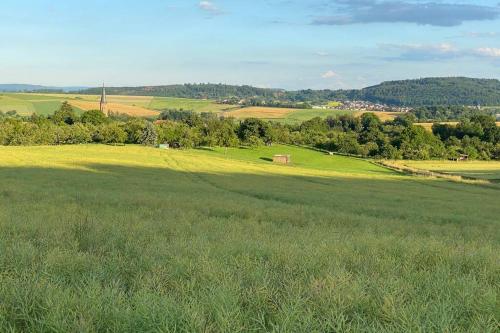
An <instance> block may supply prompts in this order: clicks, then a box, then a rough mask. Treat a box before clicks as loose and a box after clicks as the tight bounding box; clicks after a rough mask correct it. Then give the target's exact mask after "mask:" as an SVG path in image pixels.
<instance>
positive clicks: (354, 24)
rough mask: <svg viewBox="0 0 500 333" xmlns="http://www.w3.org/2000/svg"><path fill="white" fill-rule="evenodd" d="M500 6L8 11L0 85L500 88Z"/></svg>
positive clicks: (142, 5) (97, 2) (294, 0)
mask: <svg viewBox="0 0 500 333" xmlns="http://www.w3.org/2000/svg"><path fill="white" fill-rule="evenodd" d="M499 1H500V0H488V1H487V0H474V1H473V0H470V1H465V0H464V1H459V0H424V1H421V0H252V1H247V0H210V1H208V0H207V1H192V0H141V1H138V0H106V1H102V0H85V1H83V0H2V5H1V6H0V37H1V40H2V47H1V48H0V83H35V84H45V85H90V86H95V85H98V84H99V83H100V82H106V84H107V85H154V84H171V83H187V82H214V83H219V82H220V83H230V84H251V85H256V86H260V87H280V88H287V89H301V88H358V87H363V86H368V85H372V84H377V83H379V82H381V81H386V80H393V79H406V78H418V77H428V76H469V77H485V78H500V2H499Z"/></svg>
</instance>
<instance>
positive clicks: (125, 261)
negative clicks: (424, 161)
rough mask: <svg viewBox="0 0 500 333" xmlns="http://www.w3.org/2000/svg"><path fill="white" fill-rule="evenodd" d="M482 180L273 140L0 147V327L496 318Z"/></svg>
mask: <svg viewBox="0 0 500 333" xmlns="http://www.w3.org/2000/svg"><path fill="white" fill-rule="evenodd" d="M276 153H288V154H291V155H292V161H293V164H292V165H289V166H280V165H275V164H273V163H272V162H270V159H272V156H273V155H274V154H276ZM499 193H500V192H499V190H498V189H496V188H491V187H484V186H480V185H471V184H462V183H454V182H448V181H446V180H440V179H430V178H420V177H411V176H406V175H402V174H398V173H395V172H392V171H390V170H388V169H385V168H382V167H379V166H377V165H374V164H372V163H370V162H368V161H364V160H361V159H352V158H348V157H343V156H328V155H324V154H322V153H319V152H316V151H313V150H309V149H302V148H296V147H288V146H273V147H264V148H258V149H243V148H230V149H208V148H207V149H198V150H187V151H176V150H159V149H153V148H145V147H139V146H123V147H114V146H104V145H81V146H60V147H0V332H49V331H50V332H104V331H109V332H144V331H148V332H410V331H413V332H415V331H421V332H424V331H425V332H498V324H499V321H500V311H499V309H500V303H499V300H500V297H499V296H500V295H499V293H500V227H499V224H500V220H499V219H498V217H499V216H500V205H498V198H499Z"/></svg>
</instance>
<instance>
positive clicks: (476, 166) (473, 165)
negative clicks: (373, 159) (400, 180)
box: [400, 161, 500, 183]
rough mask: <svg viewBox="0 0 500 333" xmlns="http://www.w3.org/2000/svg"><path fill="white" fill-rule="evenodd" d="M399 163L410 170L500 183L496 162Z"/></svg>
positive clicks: (499, 170) (499, 172)
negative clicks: (415, 169)
mask: <svg viewBox="0 0 500 333" xmlns="http://www.w3.org/2000/svg"><path fill="white" fill-rule="evenodd" d="M400 163H402V164H404V165H406V166H409V167H412V168H417V169H423V170H429V171H436V172H441V173H446V174H451V175H459V176H465V177H470V178H477V179H488V180H491V181H494V182H498V183H500V162H498V161H467V162H454V161H402V162H400Z"/></svg>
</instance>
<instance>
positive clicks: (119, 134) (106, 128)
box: [95, 123, 127, 144]
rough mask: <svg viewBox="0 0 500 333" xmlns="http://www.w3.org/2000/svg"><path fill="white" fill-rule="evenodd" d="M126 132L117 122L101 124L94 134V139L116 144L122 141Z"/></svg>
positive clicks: (125, 137) (125, 136)
mask: <svg viewBox="0 0 500 333" xmlns="http://www.w3.org/2000/svg"><path fill="white" fill-rule="evenodd" d="M126 139H127V133H126V132H125V131H124V130H123V128H122V127H121V126H120V125H119V124H118V123H111V124H104V125H101V126H100V127H99V128H98V130H97V133H96V135H95V140H96V141H98V142H102V143H109V144H117V143H124V142H125V140H126Z"/></svg>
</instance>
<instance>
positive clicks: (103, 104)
mask: <svg viewBox="0 0 500 333" xmlns="http://www.w3.org/2000/svg"><path fill="white" fill-rule="evenodd" d="M107 104H108V102H107V101H106V88H105V87H104V83H103V84H102V93H101V101H100V103H99V110H101V112H102V113H104V114H105V115H106V116H108V110H107V109H106V105H107Z"/></svg>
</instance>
